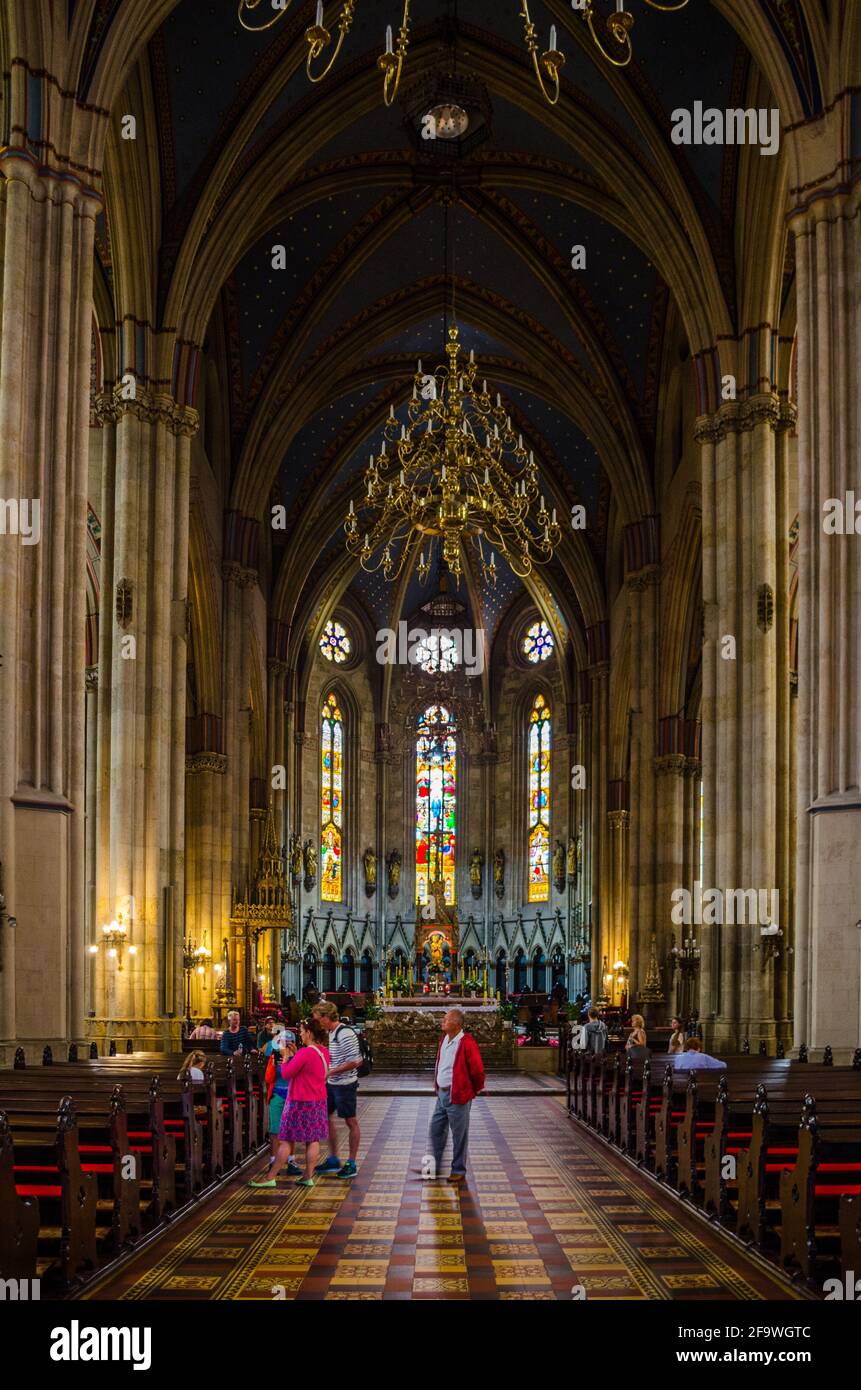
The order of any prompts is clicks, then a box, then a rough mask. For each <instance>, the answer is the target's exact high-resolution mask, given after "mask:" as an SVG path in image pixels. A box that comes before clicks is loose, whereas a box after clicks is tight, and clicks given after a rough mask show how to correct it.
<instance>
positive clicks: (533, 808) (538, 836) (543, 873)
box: [527, 695, 550, 903]
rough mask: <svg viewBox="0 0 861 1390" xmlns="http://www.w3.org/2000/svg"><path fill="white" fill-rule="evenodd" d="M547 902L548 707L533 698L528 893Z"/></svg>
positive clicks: (533, 900)
mask: <svg viewBox="0 0 861 1390" xmlns="http://www.w3.org/2000/svg"><path fill="white" fill-rule="evenodd" d="M527 896H528V899H529V902H531V903H546V902H549V900H550V707H549V705H548V704H547V701H546V700H545V699H544V696H543V695H536V697H535V700H534V702H533V705H532V710H531V712H530V715H529V892H528V895H527Z"/></svg>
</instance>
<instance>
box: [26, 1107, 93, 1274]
mask: <svg viewBox="0 0 861 1390" xmlns="http://www.w3.org/2000/svg"><path fill="white" fill-rule="evenodd" d="M6 1117H7V1120H8V1123H9V1128H10V1131H11V1135H12V1141H13V1146H14V1165H13V1175H14V1179H15V1188H16V1193H17V1195H18V1196H19V1197H35V1198H36V1199H37V1200H38V1203H39V1218H40V1227H39V1238H38V1258H37V1266H36V1270H34V1271H33V1272H32V1274H31V1275H30V1276H29V1277H31V1278H32V1277H35V1276H36V1274H37V1273H38V1274H39V1276H40V1277H42V1276H43V1275H45V1276H46V1277H51V1276H53V1275H56V1277H57V1278H58V1279H59V1280H60V1282H61V1283H62V1285H63V1287H64V1288H69V1287H70V1286H71V1285H72V1284H73V1282H74V1281H75V1280H76V1279H77V1278H78V1276H79V1275H80V1274H81V1273H82V1272H83V1271H84V1270H85V1269H87V1268H88V1269H91V1270H94V1269H95V1268H96V1267H97V1265H98V1251H97V1227H96V1216H97V1204H98V1189H97V1184H96V1177H95V1175H94V1174H92V1173H85V1172H83V1171H82V1169H81V1162H80V1156H79V1154H78V1131H77V1118H76V1115H75V1109H74V1105H73V1103H72V1097H71V1096H68V1095H67V1096H64V1097H63V1099H62V1100H61V1102H60V1105H59V1107H56V1106H55V1107H54V1108H53V1111H52V1112H50V1111H47V1110H43V1111H42V1112H39V1111H38V1110H33V1111H31V1112H30V1113H23V1114H20V1115H18V1114H15V1115H9V1114H8V1112H7V1116H6ZM15 1170H17V1171H15ZM24 1277H27V1276H24Z"/></svg>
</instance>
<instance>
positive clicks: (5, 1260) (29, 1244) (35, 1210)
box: [0, 1110, 39, 1279]
mask: <svg viewBox="0 0 861 1390" xmlns="http://www.w3.org/2000/svg"><path fill="white" fill-rule="evenodd" d="M38 1240H39V1202H38V1199H37V1198H36V1197H20V1196H19V1195H18V1192H17V1190H16V1186H15V1149H14V1145H13V1142H12V1131H11V1129H10V1128H9V1120H8V1118H7V1116H6V1113H5V1111H3V1110H0V1279H34V1278H35V1277H36V1252H37V1246H38Z"/></svg>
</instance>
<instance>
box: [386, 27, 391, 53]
mask: <svg viewBox="0 0 861 1390" xmlns="http://www.w3.org/2000/svg"><path fill="white" fill-rule="evenodd" d="M391 51H392V26H391V24H387V25H386V52H387V53H391Z"/></svg>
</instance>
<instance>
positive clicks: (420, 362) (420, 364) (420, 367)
mask: <svg viewBox="0 0 861 1390" xmlns="http://www.w3.org/2000/svg"><path fill="white" fill-rule="evenodd" d="M421 374H422V359H421V358H419V376H421Z"/></svg>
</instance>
